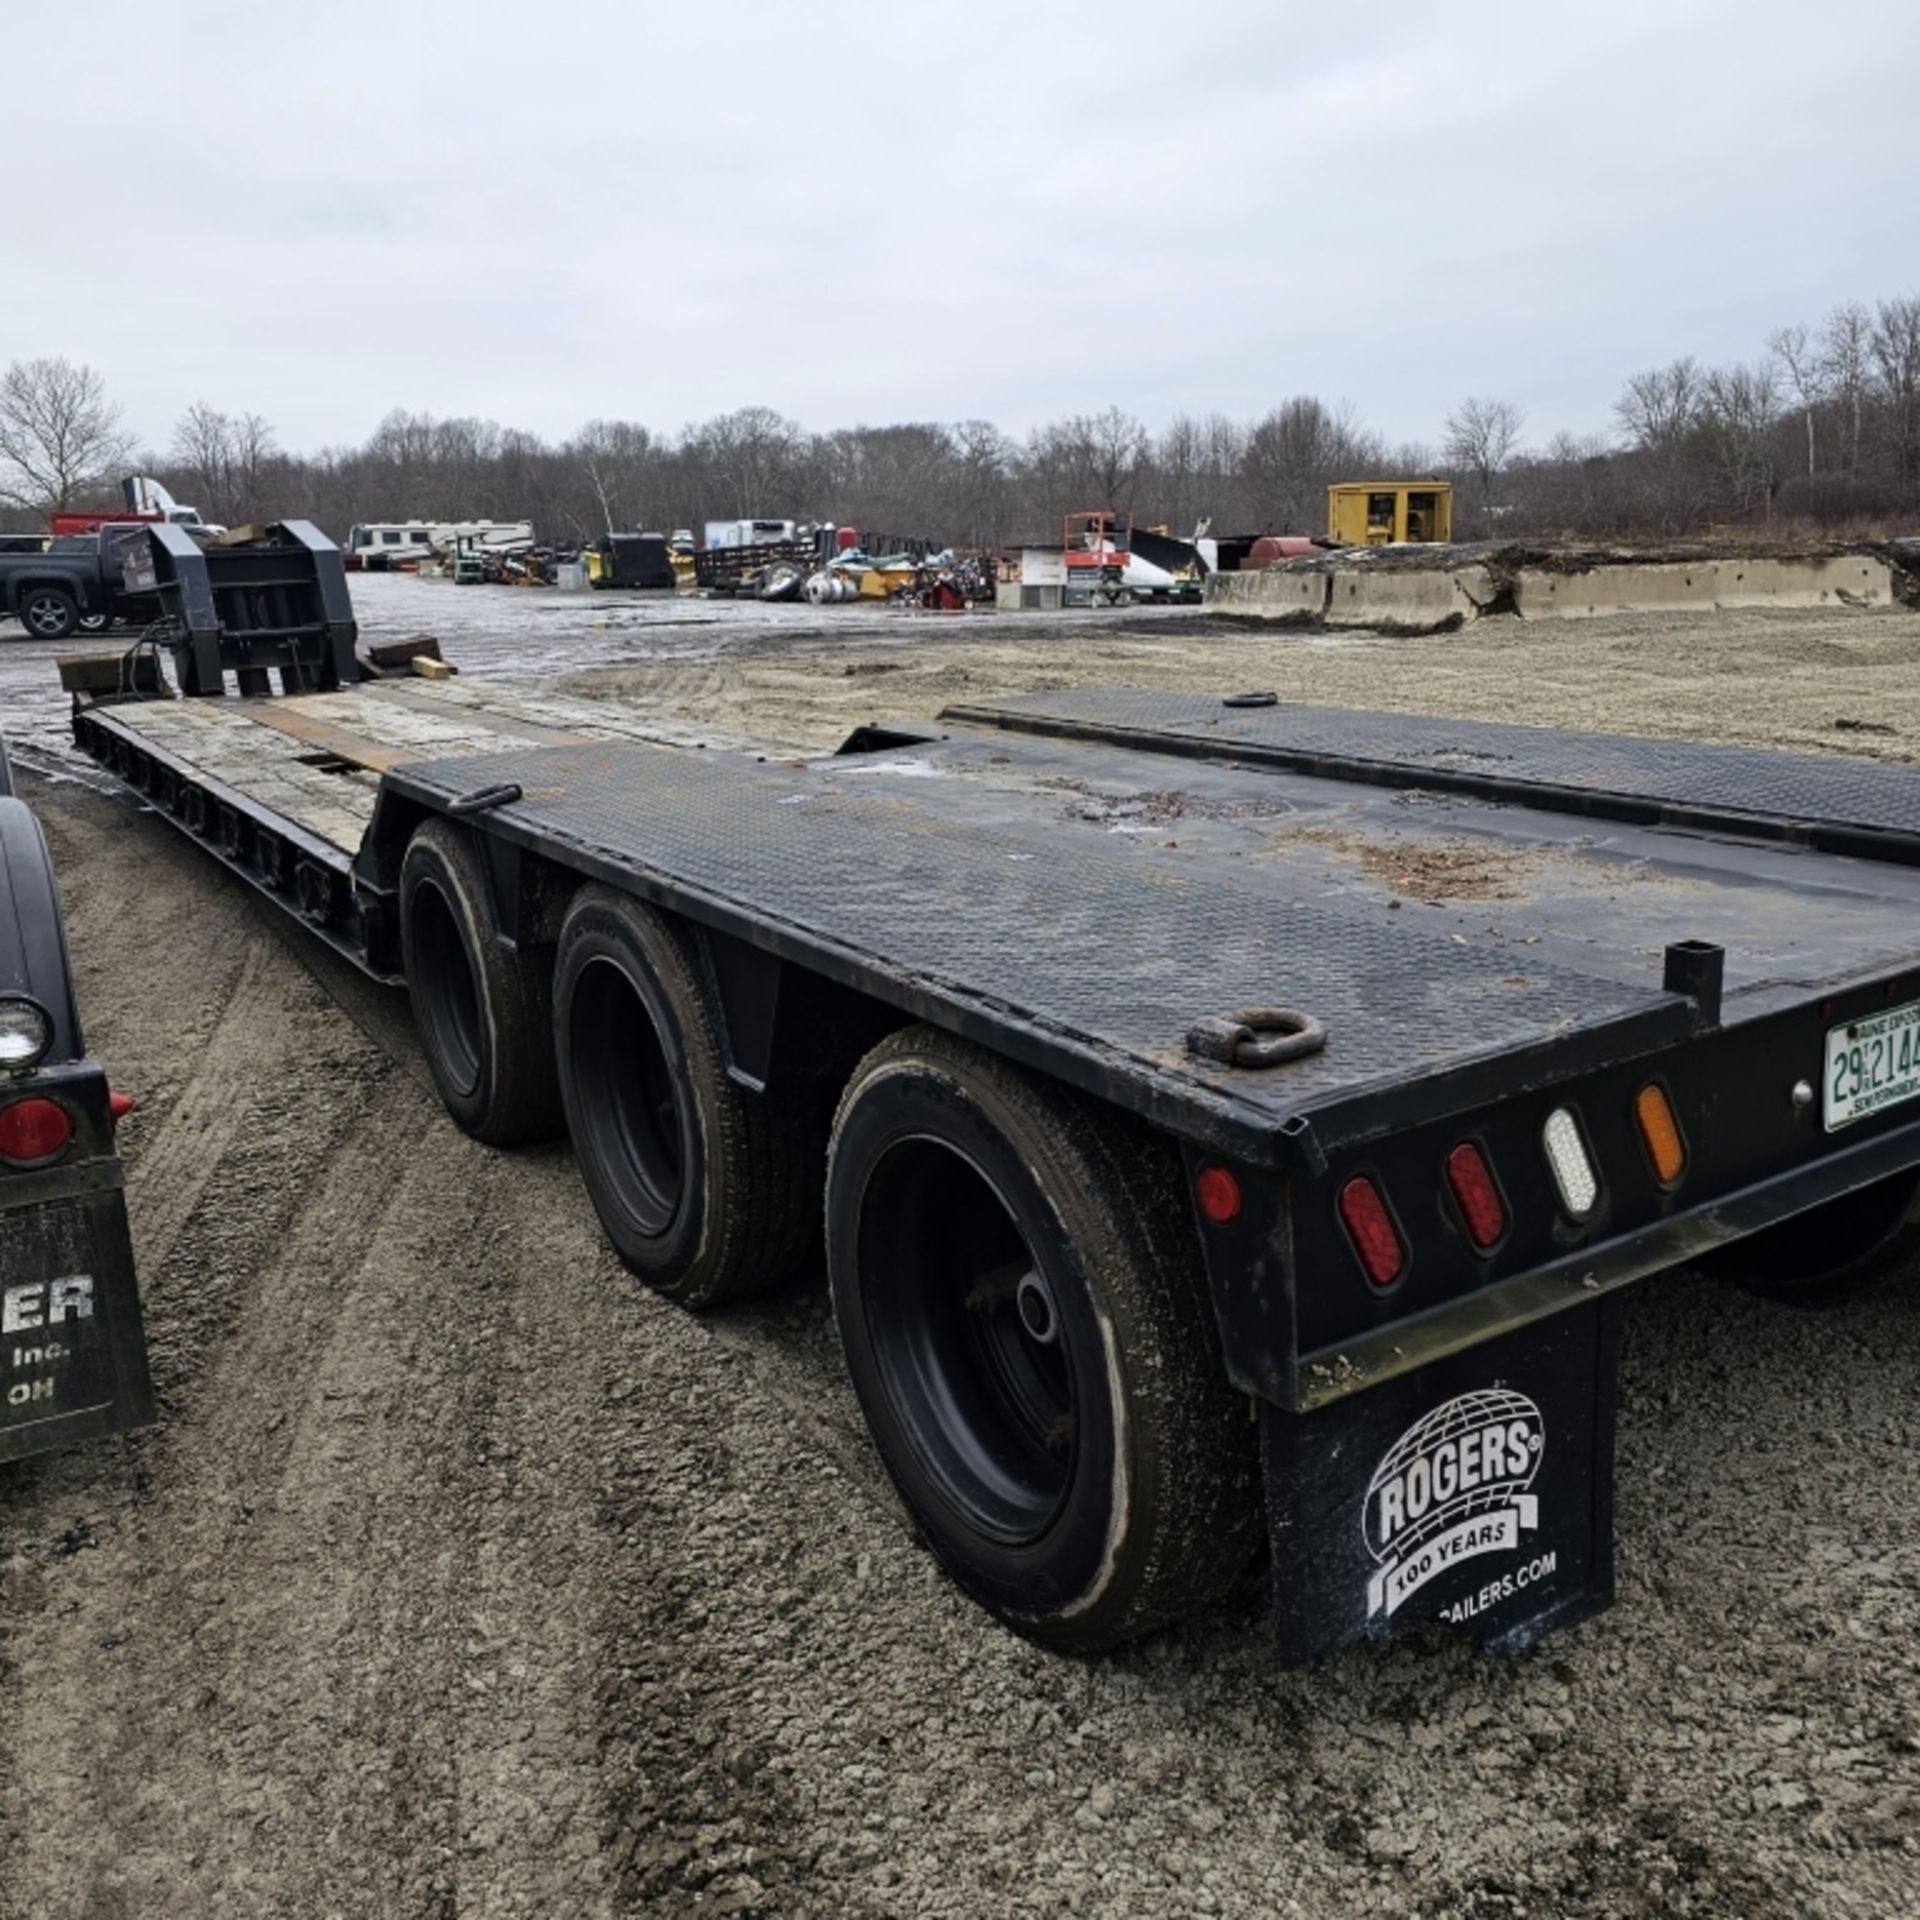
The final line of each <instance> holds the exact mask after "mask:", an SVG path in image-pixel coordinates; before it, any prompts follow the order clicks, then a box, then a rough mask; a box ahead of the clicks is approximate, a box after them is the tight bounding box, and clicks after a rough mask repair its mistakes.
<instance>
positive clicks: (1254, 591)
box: [1202, 567, 1328, 620]
mask: <svg viewBox="0 0 1920 1920" xmlns="http://www.w3.org/2000/svg"><path fill="white" fill-rule="evenodd" d="M1327 578H1328V576H1327V575H1326V574H1324V573H1321V572H1318V571H1313V572H1308V571H1305V570H1302V571H1300V572H1295V571H1294V570H1293V569H1292V568H1290V567H1263V568H1261V569H1260V570H1259V571H1258V572H1252V573H1210V574H1208V576H1207V582H1206V586H1205V589H1204V590H1203V593H1202V598H1203V599H1204V601H1205V602H1206V604H1207V605H1208V606H1210V607H1214V608H1217V609H1218V610H1219V611H1220V612H1222V613H1242V614H1252V615H1253V616H1254V617H1255V618H1257V619H1261V620H1318V619H1319V618H1320V617H1321V616H1322V615H1323V614H1324V613H1325V612H1326V610H1327Z"/></svg>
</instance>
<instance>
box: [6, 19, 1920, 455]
mask: <svg viewBox="0 0 1920 1920" xmlns="http://www.w3.org/2000/svg"><path fill="white" fill-rule="evenodd" d="M7 12H8V19H7V23H6V35H5V38H6V47H7V59H6V69H7V79H6V85H5V97H6V102H7V105H6V109H5V113H4V119H3V120H0V124H4V126H5V129H6V133H7V142H6V144H7V147H8V149H9V151H10V153H11V154H12V156H13V167H12V191H11V195H10V200H11V205H10V207H9V211H8V215H7V218H6V219H5V221H4V222H0V285H4V288H5V291H4V293H3V294H0V362H4V361H6V360H9V359H13V358H16V357H26V356H33V355H40V354H58V353H63V354H66V355H68V356H69V357H71V358H74V359H77V360H84V361H87V362H90V363H92V364H93V365H95V366H97V367H98V368H100V370H101V371H102V373H103V374H104V375H105V376H106V378H107V381H108V384H109V386H110V389H111V391H112V392H113V394H114V396H115V397H116V398H117V399H118V400H119V401H120V402H121V403H122V404H123V406H124V408H125V410H126V416H127V422H128V424H129V425H130V426H131V427H132V428H133V429H134V430H135V431H136V432H137V433H139V434H140V435H142V436H144V437H145V438H146V439H147V440H148V441H149V442H150V443H160V442H164V440H165V438H166V436H167V433H168V430H169V427H170V423H171V422H172V420H173V419H174V417H175V416H176V415H177V414H178V413H179V412H180V410H181V409H182V408H183V407H184V406H186V405H187V404H188V403H189V402H191V401H194V400H199V399H205V400H208V401H211V402H213V403H214V404H215V405H217V406H221V407H225V408H228V409H231V410H236V411H239V410H252V411H257V412H259V413H262V414H264V415H265V416H266V417H267V418H268V419H269V420H271V421H272V422H273V423H274V426H275V427H276V429H277V430H278V432H279V435H280V437H281V439H282V441H283V442H284V443H285V444H287V445H289V446H293V447H300V448H310V447H313V446H316V445H318V444H321V443H323V442H339V441H346V440H358V439H361V438H363V437H364V436H365V435H366V433H367V432H368V431H369V430H370V429H371V428H372V427H373V425H374V424H375V422H376V421H377V420H378V419H379V417H380V416H381V414H383V413H384V412H386V411H387V410H388V409H389V408H391V407H395V406H405V407H409V408H414V409H424V410H427V411H431V412H434V413H440V414H449V413H457V414H468V413H470V414H480V415H486V416H491V417H493V418H495V419H498V420H500V421H502V422H505V423H508V424H512V425H516V426H522V427H527V428H530V429H533V430H534V431H537V432H540V433H543V434H548V435H556V436H557V435H562V434H565V433H567V432H568V431H570V430H571V429H572V428H574V427H575V426H577V425H579V424H580V423H581V422H582V421H584V420H586V419H589V418H591V417H594V416H619V417H625V418H632V419H639V420H644V421H646V422H648V423H649V424H650V425H653V426H655V427H657V428H662V429H667V430H672V429H677V428H678V427H680V426H681V425H683V424H685V423H686V422H687V421H689V420H692V419H697V418H701V417H704V416H706V415H709V414H713V413H717V412H721V411H723V410H726V409H729V408H733V407H736V406H742V405H747V404H766V405H770V406H774V407H777V408H779V409H780V410H781V411H782V412H784V413H787V414H790V415H793V416H794V417H796V418H798V419H799V420H801V421H802V422H804V423H805V424H806V425H808V426H812V427H820V428H825V427H832V426H840V425H850V424H853V423H855V422H859V421H867V422H881V421H888V420H900V419H956V418H962V417H968V416H983V417H986V418H989V419H993V420H996V421H998V422H999V423H1000V424H1001V425H1003V426H1005V427H1007V428H1009V429H1012V430H1014V431H1021V430H1024V429H1025V428H1027V427H1029V426H1031V425H1032V424H1033V423H1034V422H1036V421H1038V420H1040V419H1043V418H1046V417H1048V416H1049V415H1054V414H1059V413H1063V412H1068V411H1075V410H1081V409H1092V408H1098V407H1102V406H1106V405H1108V404H1110V403H1117V404H1118V405H1120V406H1123V407H1126V408H1128V409H1130V410H1131V411H1133V412H1135V413H1137V414H1139V415H1141V416H1142V417H1143V418H1144V419H1146V420H1147V421H1148V422H1149V423H1151V424H1154V425H1158V424H1160V423H1161V422H1163V421H1164V420H1165V419H1166V418H1167V417H1168V416H1169V415H1171V414H1173V413H1176V412H1179V411H1182V410H1186V411H1195V412H1204V411H1209V410H1212V409H1215V408H1218V409H1221V410H1224V411H1226V412H1228V413H1231V414H1235V415H1239V416H1251V415H1255V414H1258V413H1260V412H1263V411H1264V410H1265V409H1266V408H1267V407H1268V406H1270V405H1272V404H1273V403H1274V402H1276V401H1277V400H1279V399H1281V398H1284V397H1285V396H1286V395H1288V394H1291V393H1298V392H1309V393H1318V394H1320V395H1322V396H1323V397H1325V398H1328V399H1338V398H1345V399H1347V400H1350V401H1351V402H1352V403H1353V404H1354V405H1355V407H1356V408H1357V409H1358V410H1359V413H1360V415H1361V417H1362V418H1363V419H1364V420H1365V421H1366V422H1367V423H1368V424H1369V425H1371V426H1374V427H1376V428H1378V429H1379V430H1381V431H1382V432H1384V433H1386V434H1387V435H1388V436H1390V437H1392V438H1412V439H1425V440H1432V439H1434V438H1435V437H1437V435H1438V432H1439V427H1440V422H1441V419H1442V417H1443V415H1444V414H1445V412H1446V410H1447V408H1448V406H1449V405H1450V404H1452V403H1453V402H1454V401H1455V400H1457V399H1458V398H1459V397H1460V396H1462V395H1463V394H1467V393H1483V394H1491V395H1498V396H1503V397H1506V398H1511V399H1513V400H1516V401H1518V402H1519V403H1520V404H1522V405H1523V406H1524V407H1525V408H1526V410H1527V414H1528V430H1529V437H1530V438H1533V439H1541V438H1544V437H1545V436H1546V435H1547V434H1549V433H1551V432H1552V431H1553V430H1554V429H1556V428H1558V427H1562V426H1565V427H1569V428H1572V429H1574V430H1576V431H1587V430H1592V429H1597V428H1604V427H1605V426H1607V425H1608V421H1609V412H1610V408H1611V404H1612V401H1613V399H1614V397H1615V396H1616V394H1617V393H1618V391H1619V388H1620V385H1621V383H1622V381H1623V379H1624V378H1625V376H1626V375H1628V374H1630V373H1632V372H1634V371H1635V370H1636V369H1638V368H1641V367H1644V366H1648V365H1651V364H1655V363H1657V362H1661V361H1665V360H1667V359H1670V358H1672V357H1673V356H1675V355H1677V354H1681V353H1694V354H1698V355H1699V356H1701V357H1702V358H1703V359H1708V360H1725V359H1734V358H1746V357H1750V356H1753V355H1755V354H1757V353H1758V352H1759V351H1760V350H1761V348H1762V346H1763V344H1764V341H1765V337H1766V335H1767V333H1768V331H1769V330H1770V329H1771V328H1772V327H1774V326H1776V325H1778V324H1780V323H1782V322H1785V321H1792V320H1796V319H1804V320H1808V321H1815V320H1818V319H1819V318H1820V317H1821V315H1822V314H1824V313H1825V312H1826V311H1827V309H1828V308H1830V307H1831V306H1832V305H1833V304H1834V303H1835V302H1836V301H1838V300H1841V299H1847V298H1861V299H1872V298H1874V297H1877V296H1887V295H1893V294H1904V293H1913V292H1920V192H1916V188H1917V187H1920V113H1916V110H1915V96H1914V79H1913V64H1914V63H1913V57H1912V55H1913V48H1914V45H1915V40H1914V27H1915V20H1916V10H1915V6H1914V4H1913V0H1851V3H1842V4H1827V5H1822V6H1819V7H1809V6H1806V5H1804V4H1802V5H1792V4H1774V3H1772V0H1759V3H1757V4H1756V3H1755V0H1746V3H1745V4H1734V3H1733V0H1726V3H1724V4H1723V3H1722V0H1666V3H1665V4H1640V3H1639V0H1624V3H1623V0H1610V4H1608V5H1605V6H1585V5H1583V6H1578V7H1575V6H1569V5H1562V4H1550V3H1549V0H1533V4H1511V5H1510V4H1477V5H1476V4H1469V3H1467V0H1457V3H1456V4H1452V5H1442V6H1435V5H1432V4H1422V5H1401V4H1394V3H1391V0H1387V3H1383V4H1377V5H1374V6H1371V7H1367V6H1353V7H1347V8H1330V7H1328V6H1326V5H1325V4H1324V3H1322V4H1316V5H1312V6H1294V5H1284V6H1278V5H1267V6H1259V5H1241V4H1215V5H1212V6H1209V7H1193V6H1182V5H1180V4H1178V3H1177V0H1163V3H1162V4H1156V5H1147V4H1143V3H1142V0H1102V4H1100V5H1097V6H1078V5H1076V6H1060V5H1050V6H1049V5H1034V4H1028V5H1007V4H1003V3H1002V0H974V3H973V4H967V5H961V6H954V7H940V8H924V9H923V8H914V7H905V6H894V7H883V6H878V5H835V4H831V0H823V3H822V4H818V5H815V6H812V7H801V6H795V5H790V4H760V3H758V0H708V4H706V5H704V6H698V7H694V6H684V5H679V6H660V5H652V4H636V5H628V6H618V5H610V4H607V5H594V4H581V3H577V0H551V3H550V4H547V5H544V6H528V5H525V4H518V5H513V6H505V5H498V6H496V5H493V4H490V0H467V3H466V4H463V5H456V6H446V5H440V4H435V3H434V0H397V3H395V0H390V3H389V4H386V5H379V6H363V5H358V4H345V3H343V4H335V5H325V6H315V5H304V4H294V5H291V6H288V5H281V6H274V7H271V8H268V7H257V8H256V7H250V6H232V5H213V4H204V3H196V0H187V3H186V4H180V3H179V0H174V3H173V4H169V5H164V6H160V7H155V6H154V5H152V4H150V0H148V3H145V4H138V5H135V4H119V3H118V0H106V3H105V4H101V3H100V0H95V4H91V5H86V6H81V7H75V8H67V9H56V8H53V7H48V6H34V7H31V8H29V7H28V6H27V5H26V4H25V0H16V4H15V5H14V6H12V7H9V8H8V10H7Z"/></svg>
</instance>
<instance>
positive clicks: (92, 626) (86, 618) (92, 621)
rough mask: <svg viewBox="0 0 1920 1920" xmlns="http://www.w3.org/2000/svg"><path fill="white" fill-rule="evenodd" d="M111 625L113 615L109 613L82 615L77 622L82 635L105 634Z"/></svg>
mask: <svg viewBox="0 0 1920 1920" xmlns="http://www.w3.org/2000/svg"><path fill="white" fill-rule="evenodd" d="M112 625H113V615H112V614H110V613H83V614H82V615H81V616H80V620H79V628H80V631H81V632H82V633H105V632H106V630H107V629H108V628H109V627H110V626H112Z"/></svg>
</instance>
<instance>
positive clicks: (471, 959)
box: [400, 820, 561, 1147]
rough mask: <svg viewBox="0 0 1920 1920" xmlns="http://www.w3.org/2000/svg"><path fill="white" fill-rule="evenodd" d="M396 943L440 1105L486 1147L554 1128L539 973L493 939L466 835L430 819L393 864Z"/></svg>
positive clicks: (553, 1084)
mask: <svg viewBox="0 0 1920 1920" xmlns="http://www.w3.org/2000/svg"><path fill="white" fill-rule="evenodd" d="M400 944H401V953H402V957H403V961H404V964H405V967H406V973H407V992H408V994H409V995H410V997H411V998H412V1001H413V1018H414V1024H415V1025H416V1026H417V1027H418V1028H419V1030H420V1044H421V1047H422V1048H423V1049H424V1051H425V1053H426V1056H427V1065H428V1066H429V1067H430V1068H431V1069H432V1071H433V1080H434V1085H435V1086H436V1087H438V1088H439V1090H440V1098H441V1099H442V1100H443V1101H444V1102H445V1103H446V1108H447V1111H448V1112H449V1113H450V1114H452V1115H453V1117H454V1119H455V1120H456V1121H457V1122H458V1123H459V1124H460V1126H461V1127H462V1128H463V1129H464V1130H465V1131H466V1132H468V1133H470V1134H472V1135H473V1137H474V1138H475V1139H476V1140H482V1141H485V1142H486V1144H487V1145H488V1146H490V1147H512V1146H519V1145H521V1144H523V1143H525V1142H527V1141H531V1140H544V1139H547V1138H549V1137H551V1136H552V1135H554V1134H556V1133H558V1132H559V1131H560V1125H561V1115H560V1090H559V1083H558V1080H557V1078H556V1076H555V1072H554V1062H553V1031H552V1018H551V1005H552V999H551V992H550V988H549V985H548V978H547V970H546V968H545V966H544V965H542V963H541V962H540V960H539V959H538V958H537V957H535V956H534V955H532V954H529V953H527V952H524V951H521V952H512V951H509V950H508V949H507V948H505V947H503V946H502V945H501V944H500V939H499V934H498V929H497V927H496V925H495V922H494V912H493V903H492V895H491V892H490V890H489V888H488V885H487V875H486V868H485V865H484V863H483V861H482V858H481V854H480V849H479V847H478V846H477V845H476V844H475V843H474V840H473V838H472V836H471V835H470V834H468V833H465V832H463V831H462V830H461V829H460V828H459V827H457V826H454V825H453V824H452V823H451V822H449V821H446V820H429V821H428V822H426V824H425V825H424V826H422V827H421V828H420V829H419V831H418V832H416V833H415V834H414V836H413V839H412V840H411V841H410V842H409V843H408V846H407V852H406V857H405V859H404V860H403V861H402V862H401V866H400Z"/></svg>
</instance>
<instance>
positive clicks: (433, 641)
mask: <svg viewBox="0 0 1920 1920" xmlns="http://www.w3.org/2000/svg"><path fill="white" fill-rule="evenodd" d="M364 652H365V654H366V657H367V658H368V659H369V660H370V661H372V663H373V664H374V665H375V666H376V667H398V668H399V669H400V670H401V672H402V673H404V672H405V671H406V670H407V667H408V665H409V663H410V662H412V661H415V660H438V659H439V658H440V642H439V640H438V639H437V638H436V637H435V636H434V635H433V634H430V633H416V634H414V635H413V636H412V637H411V638H410V639H406V640H382V641H381V642H380V643H379V644H378V645H377V646H369V647H367V648H365V649H364Z"/></svg>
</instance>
